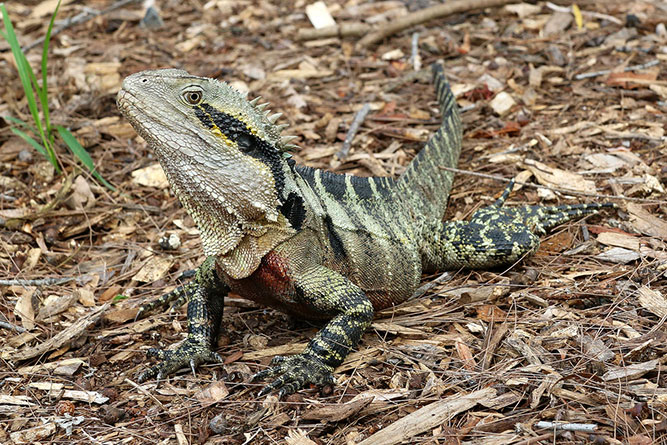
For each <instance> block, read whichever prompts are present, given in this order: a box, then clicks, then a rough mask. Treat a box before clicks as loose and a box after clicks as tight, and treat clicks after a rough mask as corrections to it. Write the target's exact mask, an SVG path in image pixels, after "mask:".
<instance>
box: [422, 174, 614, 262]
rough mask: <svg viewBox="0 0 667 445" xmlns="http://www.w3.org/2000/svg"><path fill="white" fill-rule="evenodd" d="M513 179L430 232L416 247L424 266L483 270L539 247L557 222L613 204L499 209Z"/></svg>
mask: <svg viewBox="0 0 667 445" xmlns="http://www.w3.org/2000/svg"><path fill="white" fill-rule="evenodd" d="M513 186H514V181H512V182H510V184H509V186H508V187H507V188H506V189H505V191H504V192H503V194H502V195H501V196H500V198H498V200H497V201H496V202H494V203H493V204H491V205H490V206H488V207H484V208H482V209H480V210H478V211H477V212H475V213H474V214H473V215H472V218H471V219H470V221H448V222H445V223H444V224H443V225H442V226H441V227H440V228H438V229H436V230H433V231H432V233H431V236H430V237H429V238H428V239H426V240H425V242H424V247H423V249H422V257H423V260H424V269H425V270H427V271H436V270H450V269H459V268H467V269H487V268H493V267H500V266H509V265H511V264H513V263H515V262H516V261H517V260H519V259H520V258H521V257H523V256H524V255H526V254H530V253H533V252H534V251H535V250H537V248H538V247H539V245H540V239H539V235H543V234H545V233H546V232H547V231H548V230H551V229H552V228H554V227H556V226H557V225H559V224H562V223H564V222H567V221H570V220H572V219H575V218H579V217H582V216H584V215H589V214H592V213H596V212H597V211H599V210H600V209H602V208H605V207H615V205H614V204H610V203H604V204H575V205H563V206H523V207H512V208H508V207H503V204H504V203H505V201H506V200H507V197H508V196H509V194H510V192H511V190H512V188H513Z"/></svg>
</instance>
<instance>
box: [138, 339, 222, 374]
mask: <svg viewBox="0 0 667 445" xmlns="http://www.w3.org/2000/svg"><path fill="white" fill-rule="evenodd" d="M146 355H147V356H149V357H155V358H157V359H158V360H159V361H160V362H159V363H158V364H157V365H154V366H152V367H151V368H150V369H147V370H146V371H144V372H142V373H141V374H139V375H138V376H137V380H138V381H139V382H140V383H141V382H145V381H146V380H149V379H152V378H153V377H157V380H158V381H160V380H161V379H163V378H164V377H166V376H168V375H170V374H173V373H174V372H176V371H178V370H179V369H181V368H184V367H186V366H190V368H191V369H192V373H193V374H194V372H195V368H196V367H197V366H199V365H201V364H203V363H222V357H220V355H219V354H218V353H216V352H213V351H211V350H210V349H209V348H208V347H206V346H204V345H202V344H200V343H199V342H197V341H196V340H194V339H193V338H191V337H188V338H187V339H186V340H185V341H184V342H183V343H182V344H181V345H180V346H179V347H178V348H177V349H175V350H172V351H163V350H161V349H157V348H151V349H149V350H148V352H147V354H146Z"/></svg>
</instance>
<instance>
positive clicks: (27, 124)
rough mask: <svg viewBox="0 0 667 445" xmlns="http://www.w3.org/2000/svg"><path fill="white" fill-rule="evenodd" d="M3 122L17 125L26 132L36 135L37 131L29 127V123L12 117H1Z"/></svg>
mask: <svg viewBox="0 0 667 445" xmlns="http://www.w3.org/2000/svg"><path fill="white" fill-rule="evenodd" d="M2 118H3V119H4V120H6V121H7V122H11V123H13V124H16V125H19V126H21V127H23V128H27V129H28V130H30V131H32V132H33V133H35V134H37V129H36V128H35V127H33V126H32V125H30V124H29V123H27V122H25V121H22V120H21V119H19V118H17V117H14V116H3V117H2Z"/></svg>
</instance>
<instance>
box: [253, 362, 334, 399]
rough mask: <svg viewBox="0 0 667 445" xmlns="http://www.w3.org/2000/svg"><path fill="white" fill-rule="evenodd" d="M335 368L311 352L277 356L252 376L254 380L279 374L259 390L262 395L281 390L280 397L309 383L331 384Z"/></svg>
mask: <svg viewBox="0 0 667 445" xmlns="http://www.w3.org/2000/svg"><path fill="white" fill-rule="evenodd" d="M332 372H333V368H332V367H330V366H328V365H325V364H324V363H322V361H321V360H320V359H319V358H318V357H316V356H314V355H309V354H298V355H293V356H290V357H284V356H276V357H274V358H273V360H271V365H270V366H269V368H267V369H265V370H263V371H260V372H258V373H257V374H255V375H254V376H252V381H256V380H260V379H263V378H265V377H273V376H278V378H277V379H275V380H274V381H273V382H271V383H269V384H268V385H266V386H265V387H264V388H262V390H261V391H260V392H259V395H260V396H263V395H266V394H269V393H271V392H273V391H274V390H279V393H278V395H279V396H280V397H282V396H285V395H289V394H292V393H295V392H296V391H298V390H300V389H302V388H304V387H305V386H306V385H307V384H309V383H313V384H316V385H320V386H323V385H327V384H330V383H331V382H332V381H333V380H334V378H333V375H332Z"/></svg>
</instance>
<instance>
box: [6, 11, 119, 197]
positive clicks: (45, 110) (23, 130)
mask: <svg viewBox="0 0 667 445" xmlns="http://www.w3.org/2000/svg"><path fill="white" fill-rule="evenodd" d="M59 8H60V1H58V4H57V5H56V9H55V11H54V12H53V15H52V16H51V21H50V22H49V27H48V29H47V30H46V36H45V38H44V46H43V48H42V63H41V85H40V83H39V82H38V80H37V77H36V76H35V72H34V71H33V69H32V67H31V66H30V63H29V62H28V59H27V58H26V56H25V53H24V52H23V50H22V49H21V46H20V45H19V42H18V39H17V37H16V33H15V32H14V26H13V25H12V21H11V20H10V18H9V14H7V9H6V8H5V5H4V3H0V13H2V21H3V23H4V26H5V32H0V34H2V36H3V37H4V38H5V39H6V40H7V42H9V46H10V47H11V49H12V54H13V55H14V61H15V62H16V68H17V70H18V73H19V78H20V79H21V85H22V86H23V91H24V93H25V97H26V100H27V101H28V108H29V109H30V114H31V115H32V120H33V123H34V126H33V125H30V124H28V123H27V122H24V121H22V120H20V119H17V118H15V117H11V116H6V117H5V119H6V120H7V121H8V122H11V123H13V124H14V126H13V127H12V128H11V131H12V132H14V134H16V135H18V136H19V137H21V138H23V139H24V140H25V141H26V142H27V143H29V144H30V145H31V146H32V147H33V148H34V149H35V150H37V151H38V152H39V153H41V154H42V155H44V156H45V157H46V158H47V159H48V160H49V162H50V163H51V164H52V165H53V167H54V168H55V169H56V171H57V172H58V173H60V172H61V168H60V163H59V161H58V157H57V156H56V152H55V135H56V132H57V134H58V135H59V136H60V139H61V140H62V141H63V142H64V143H65V145H66V146H67V148H69V150H70V151H71V152H72V153H73V154H74V156H76V157H77V158H78V159H79V161H81V163H82V164H83V165H84V166H85V167H86V168H88V170H90V172H91V173H92V175H93V176H94V177H95V178H96V179H97V180H98V181H100V182H101V183H102V184H104V185H105V186H106V187H108V188H109V189H111V190H115V188H114V187H113V186H112V185H111V184H109V183H108V182H107V181H106V180H105V179H104V178H102V176H101V175H100V174H99V172H97V171H96V170H95V165H94V163H93V160H92V158H91V157H90V155H89V154H88V152H87V151H86V149H85V148H83V146H82V145H81V144H80V143H79V141H78V140H77V139H76V138H75V137H74V135H73V134H72V133H71V132H70V131H69V130H68V129H67V128H65V127H63V126H60V125H55V126H52V125H51V120H50V116H49V90H48V84H47V82H46V72H47V62H48V52H49V41H50V40H51V31H52V30H53V24H54V22H55V19H56V14H58V9H59ZM40 109H41V116H40ZM19 127H20V128H19ZM54 130H55V131H54ZM29 133H32V134H33V135H35V136H38V139H39V141H38V140H37V139H35V138H34V137H32V136H31V135H30V134H29Z"/></svg>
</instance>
